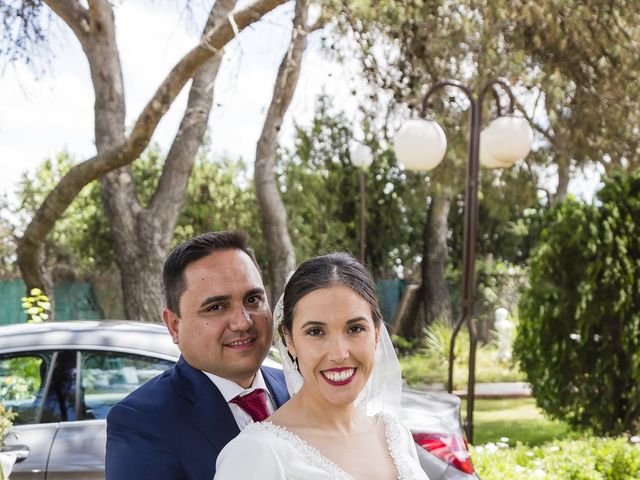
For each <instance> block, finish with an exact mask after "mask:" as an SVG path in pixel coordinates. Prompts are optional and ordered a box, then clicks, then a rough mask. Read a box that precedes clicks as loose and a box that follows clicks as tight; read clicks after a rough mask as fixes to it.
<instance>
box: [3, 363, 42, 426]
mask: <svg viewBox="0 0 640 480" xmlns="http://www.w3.org/2000/svg"><path fill="white" fill-rule="evenodd" d="M53 356H54V352H34V353H20V354H7V355H2V356H0V399H1V400H2V403H3V405H4V407H5V408H6V409H11V410H12V411H13V412H14V413H16V414H17V416H16V418H15V419H14V422H13V423H14V424H15V425H28V424H32V423H39V421H40V419H39V417H40V416H41V415H42V413H43V412H42V407H43V402H42V400H43V399H44V397H45V387H46V383H47V378H48V374H49V368H50V367H51V365H52V359H53Z"/></svg>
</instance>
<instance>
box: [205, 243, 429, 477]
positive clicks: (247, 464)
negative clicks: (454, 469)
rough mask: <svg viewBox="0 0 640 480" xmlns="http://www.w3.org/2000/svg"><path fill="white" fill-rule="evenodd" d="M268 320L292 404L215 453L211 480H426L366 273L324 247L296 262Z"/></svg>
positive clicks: (396, 367) (392, 354) (348, 258)
mask: <svg viewBox="0 0 640 480" xmlns="http://www.w3.org/2000/svg"><path fill="white" fill-rule="evenodd" d="M274 321H275V322H276V326H277V329H278V331H279V332H280V339H279V340H277V344H278V347H279V349H280V352H281V355H282V357H283V360H284V372H285V377H286V379H287V387H288V389H289V392H290V394H291V400H289V401H288V402H287V403H286V404H285V405H283V406H282V407H281V408H280V409H279V410H277V411H276V412H275V413H274V414H273V415H272V416H271V417H269V418H268V419H267V420H266V421H264V422H260V423H253V424H251V425H249V426H248V427H246V428H245V429H244V430H242V432H241V433H240V435H239V436H238V437H236V438H235V439H234V440H232V441H231V442H230V443H229V444H228V445H227V446H226V447H225V448H224V449H223V450H222V452H221V453H220V455H219V456H218V460H217V463H216V476H215V479H216V480H231V479H239V478H242V479H248V480H251V479H260V480H269V479H273V480H276V479H300V480H325V479H326V480H329V479H345V480H346V479H348V480H356V479H358V480H359V479H367V480H375V479H379V480H389V479H402V480H428V478H427V475H426V474H425V473H424V471H423V470H422V469H421V468H420V464H419V462H418V458H417V454H416V450H415V444H414V442H413V439H412V437H411V433H410V432H409V430H408V429H407V428H406V427H404V426H403V425H401V424H400V423H398V422H397V421H396V420H395V418H394V417H393V415H392V414H393V412H394V411H395V410H397V409H398V408H399V403H400V402H399V400H400V392H401V387H402V384H401V380H400V369H399V365H398V360H397V358H396V356H395V352H394V351H393V346H392V345H391V341H390V340H389V335H388V333H387V331H386V328H385V326H384V325H383V322H382V315H381V313H380V308H379V306H378V302H377V299H376V295H375V289H374V284H373V281H372V278H371V276H370V274H369V272H368V271H367V270H366V269H365V268H364V267H363V266H362V265H361V264H360V263H359V262H357V261H356V260H355V259H354V258H353V257H351V256H350V255H347V254H344V253H333V254H329V255H323V256H320V257H316V258H312V259H311V260H307V261H306V262H304V263H302V264H301V265H300V266H299V267H298V269H297V270H296V271H295V272H294V273H293V275H292V277H291V279H290V280H289V282H288V283H287V286H286V288H285V292H284V296H283V299H282V298H281V301H280V302H278V305H277V306H276V311H275V312H274Z"/></svg>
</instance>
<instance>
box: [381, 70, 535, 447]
mask: <svg viewBox="0 0 640 480" xmlns="http://www.w3.org/2000/svg"><path fill="white" fill-rule="evenodd" d="M445 87H452V88H456V89H458V90H460V91H461V92H462V93H463V94H464V95H465V96H466V97H467V98H468V100H469V102H470V104H471V107H470V111H469V157H468V162H467V177H466V189H465V219H464V240H463V257H462V264H463V271H462V301H461V305H460V317H459V318H458V320H457V322H456V323H455V325H454V328H453V333H452V336H451V344H450V346H449V377H448V382H447V390H448V391H449V392H451V391H452V390H453V361H454V346H455V340H456V337H457V335H458V333H459V331H460V328H461V327H462V325H463V324H466V325H467V328H468V329H469V379H468V391H467V418H466V422H465V430H466V434H467V439H468V440H469V441H470V442H472V441H473V408H474V397H475V367H476V365H475V362H476V347H477V343H478V333H477V329H476V324H475V320H474V318H473V308H474V304H475V293H476V285H475V258H476V256H475V247H476V238H477V233H476V231H477V226H478V172H479V167H480V164H483V165H485V166H487V167H489V168H497V167H509V166H511V165H513V163H515V162H516V161H517V160H518V159H521V158H523V157H525V156H526V155H527V154H528V153H529V150H530V149H531V142H532V139H533V132H532V130H531V127H530V126H529V123H528V122H527V121H526V120H525V119H524V118H522V117H519V116H514V115H513V112H514V110H515V98H514V96H513V93H512V92H511V88H510V87H509V84H508V83H507V81H506V80H504V79H501V78H497V79H493V80H490V81H488V82H487V83H486V84H484V86H483V87H482V88H481V89H480V90H479V93H477V94H476V93H474V92H473V91H472V90H471V89H470V88H469V87H468V86H466V85H463V84H462V83H460V82H457V81H454V80H444V81H441V82H438V83H436V84H435V85H433V86H432V87H431V88H430V89H429V90H428V91H427V93H426V94H425V95H424V97H423V99H422V110H421V114H420V117H421V119H417V120H410V121H408V122H407V123H405V124H404V125H403V126H402V127H401V128H400V130H399V131H398V133H397V134H396V137H395V139H394V147H395V151H396V156H397V158H398V160H399V161H400V162H401V163H403V164H404V165H405V166H406V167H407V168H410V169H415V170H422V171H427V170H431V169H432V168H434V167H436V166H437V165H438V164H439V163H440V162H441V161H442V158H443V157H444V153H445V151H446V147H447V144H446V137H445V135H444V131H443V130H442V128H441V127H440V126H439V125H438V124H437V123H436V122H435V121H432V120H425V117H426V112H427V106H428V105H429V99H430V98H431V96H432V95H433V94H434V93H435V92H437V91H439V90H441V89H443V88H445ZM498 88H499V89H501V90H503V91H504V92H505V93H506V94H507V96H508V97H509V108H508V113H507V114H506V115H504V116H503V115H502V107H501V105H500V96H499V95H498V94H497V89H498ZM489 91H492V92H493V93H494V95H495V99H496V102H497V104H498V109H497V110H498V118H496V119H495V120H494V121H493V122H491V124H490V125H489V126H488V127H487V128H486V129H485V130H484V131H483V132H482V134H481V132H480V128H481V125H482V107H483V102H484V97H485V95H486V94H487V92H489Z"/></svg>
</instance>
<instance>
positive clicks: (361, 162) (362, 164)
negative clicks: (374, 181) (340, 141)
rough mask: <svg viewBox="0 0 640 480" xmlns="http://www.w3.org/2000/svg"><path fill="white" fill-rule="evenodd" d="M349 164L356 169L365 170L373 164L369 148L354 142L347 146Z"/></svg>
mask: <svg viewBox="0 0 640 480" xmlns="http://www.w3.org/2000/svg"><path fill="white" fill-rule="evenodd" d="M349 154H350V157H351V163H353V165H354V166H355V167H357V168H361V169H363V170H366V169H367V168H369V166H370V165H371V162H373V152H372V151H371V148H369V147H368V146H367V145H363V144H362V143H357V142H354V143H352V144H351V145H350V146H349Z"/></svg>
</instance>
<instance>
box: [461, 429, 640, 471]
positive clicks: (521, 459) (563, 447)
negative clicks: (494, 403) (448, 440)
mask: <svg viewBox="0 0 640 480" xmlns="http://www.w3.org/2000/svg"><path fill="white" fill-rule="evenodd" d="M471 455H472V458H473V464H474V466H475V468H476V470H477V472H478V474H479V475H480V477H482V478H508V479H514V480H517V479H522V480H525V479H526V480H528V479H531V478H535V479H540V480H632V479H636V478H639V477H640V448H638V446H637V445H633V444H631V443H629V441H628V439H627V438H626V437H618V438H598V437H587V438H584V439H580V440H560V441H554V442H549V443H546V444H544V445H542V446H535V447H529V446H526V445H521V444H518V445H517V446H515V447H512V448H509V447H508V446H507V445H506V444H504V443H500V442H499V443H489V444H486V445H481V446H477V447H472V448H471Z"/></svg>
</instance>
